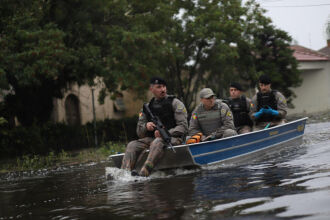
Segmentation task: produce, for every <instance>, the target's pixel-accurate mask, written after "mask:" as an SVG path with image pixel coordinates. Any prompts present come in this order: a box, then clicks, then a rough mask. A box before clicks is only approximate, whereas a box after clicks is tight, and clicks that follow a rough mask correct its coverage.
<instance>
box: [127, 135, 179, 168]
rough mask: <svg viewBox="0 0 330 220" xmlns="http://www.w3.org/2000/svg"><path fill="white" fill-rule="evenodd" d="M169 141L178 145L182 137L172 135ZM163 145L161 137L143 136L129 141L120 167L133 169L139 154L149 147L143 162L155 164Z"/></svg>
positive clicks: (160, 156)
mask: <svg viewBox="0 0 330 220" xmlns="http://www.w3.org/2000/svg"><path fill="white" fill-rule="evenodd" d="M171 143H172V145H179V144H181V143H182V138H177V137H175V138H174V137H172V138H171ZM164 145H165V142H164V141H163V139H162V138H152V137H145V138H141V139H138V140H134V141H131V142H129V143H128V145H127V147H126V151H125V155H124V157H123V161H122V164H121V168H122V169H127V170H133V169H134V168H135V165H136V162H137V159H138V157H139V155H140V154H141V153H142V151H144V150H146V149H149V154H148V157H147V160H146V162H145V163H151V164H152V165H153V166H155V165H156V163H157V162H158V161H159V160H160V159H161V158H162V157H163V155H164Z"/></svg>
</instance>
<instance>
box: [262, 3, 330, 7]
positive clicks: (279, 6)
mask: <svg viewBox="0 0 330 220" xmlns="http://www.w3.org/2000/svg"><path fill="white" fill-rule="evenodd" d="M328 5H330V4H318V5H280V6H267V5H263V7H265V8H306V7H319V6H328Z"/></svg>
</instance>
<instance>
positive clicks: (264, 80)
mask: <svg viewBox="0 0 330 220" xmlns="http://www.w3.org/2000/svg"><path fill="white" fill-rule="evenodd" d="M259 82H260V83H263V84H266V85H268V84H271V82H272V81H271V80H270V77H269V76H267V75H261V76H260V77H259Z"/></svg>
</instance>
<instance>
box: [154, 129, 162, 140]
mask: <svg viewBox="0 0 330 220" xmlns="http://www.w3.org/2000/svg"><path fill="white" fill-rule="evenodd" d="M154 135H155V137H156V138H161V137H162V136H161V135H160V133H159V131H158V130H156V131H155V133H154Z"/></svg>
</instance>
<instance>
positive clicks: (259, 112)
mask: <svg viewBox="0 0 330 220" xmlns="http://www.w3.org/2000/svg"><path fill="white" fill-rule="evenodd" d="M265 110H266V109H264V108H261V109H260V110H259V111H258V112H256V113H254V114H253V116H254V117H255V118H260V116H261V115H262V114H264V111H265Z"/></svg>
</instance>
